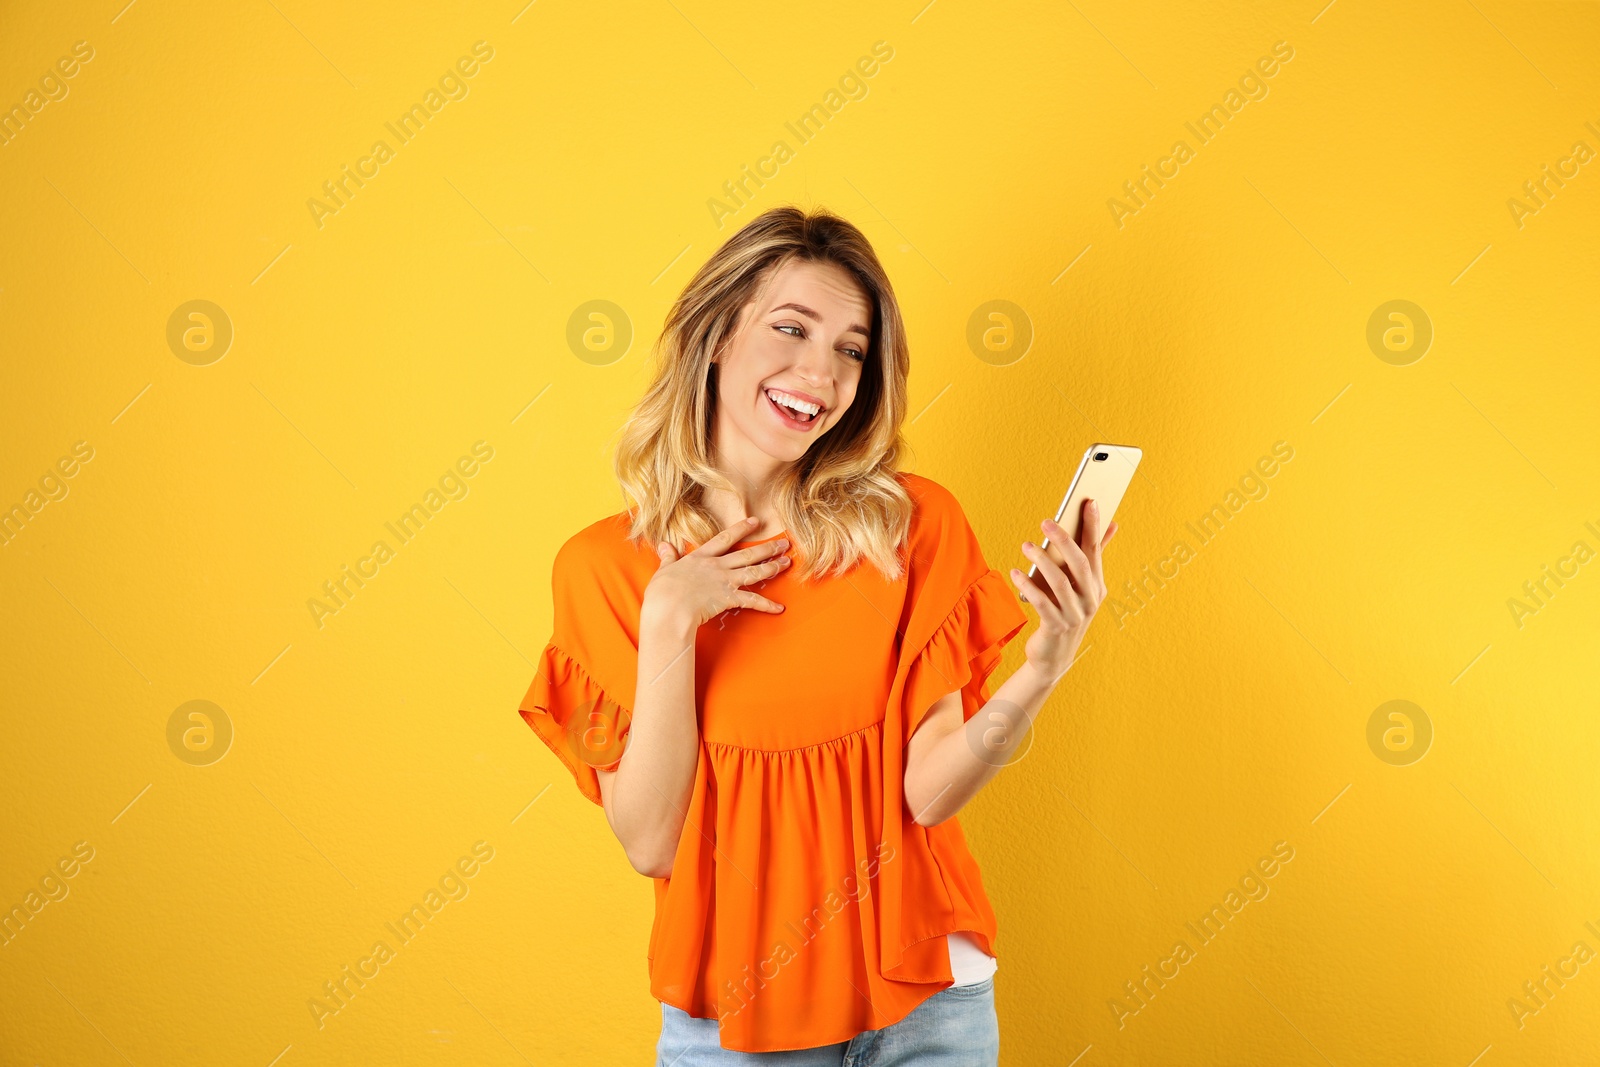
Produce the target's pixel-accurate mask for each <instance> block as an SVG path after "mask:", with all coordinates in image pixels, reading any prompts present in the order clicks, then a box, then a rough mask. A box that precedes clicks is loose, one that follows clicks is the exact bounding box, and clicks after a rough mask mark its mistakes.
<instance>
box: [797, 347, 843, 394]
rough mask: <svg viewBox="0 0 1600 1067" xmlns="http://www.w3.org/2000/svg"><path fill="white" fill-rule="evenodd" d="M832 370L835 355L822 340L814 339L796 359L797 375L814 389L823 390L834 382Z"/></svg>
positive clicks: (803, 348)
mask: <svg viewBox="0 0 1600 1067" xmlns="http://www.w3.org/2000/svg"><path fill="white" fill-rule="evenodd" d="M832 369H833V353H832V352H830V351H828V349H827V347H826V344H825V343H824V342H823V341H822V340H821V339H820V338H813V339H812V341H811V343H810V344H808V345H804V346H802V347H801V349H800V355H799V356H798V357H797V358H796V359H795V364H794V370H795V373H796V374H798V375H799V376H800V377H801V378H802V379H803V380H804V381H805V383H806V384H807V385H809V386H811V387H812V388H813V389H821V388H822V387H823V386H826V385H828V384H830V383H831V382H832V380H833V374H832Z"/></svg>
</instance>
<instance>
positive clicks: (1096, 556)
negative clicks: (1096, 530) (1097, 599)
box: [1089, 522, 1118, 596]
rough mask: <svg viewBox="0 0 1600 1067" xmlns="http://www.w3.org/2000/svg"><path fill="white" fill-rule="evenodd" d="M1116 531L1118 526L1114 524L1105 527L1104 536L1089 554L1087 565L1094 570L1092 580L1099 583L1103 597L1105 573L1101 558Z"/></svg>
mask: <svg viewBox="0 0 1600 1067" xmlns="http://www.w3.org/2000/svg"><path fill="white" fill-rule="evenodd" d="M1117 530H1118V526H1117V524H1116V523H1114V522H1113V523H1112V524H1111V525H1110V526H1108V527H1106V535H1105V536H1104V537H1102V538H1100V543H1099V544H1098V545H1095V546H1094V551H1093V552H1091V553H1090V554H1089V563H1090V565H1091V566H1092V567H1093V569H1094V579H1095V581H1097V582H1099V583H1100V594H1101V596H1104V595H1105V590H1106V572H1105V561H1104V558H1103V557H1104V555H1105V550H1106V546H1107V545H1109V544H1110V543H1111V539H1112V538H1113V537H1115V536H1116V535H1117Z"/></svg>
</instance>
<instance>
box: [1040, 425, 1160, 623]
mask: <svg viewBox="0 0 1600 1067" xmlns="http://www.w3.org/2000/svg"><path fill="white" fill-rule="evenodd" d="M1143 456H1144V452H1143V451H1142V450H1141V449H1138V448H1135V447H1134V446H1133V445H1109V444H1096V445H1090V446H1089V448H1088V450H1087V451H1085V452H1084V454H1083V459H1082V460H1080V461H1079V462H1078V470H1077V472H1076V473H1074V474H1073V476H1072V482H1071V484H1070V485H1069V486H1068V487H1067V495H1066V496H1064V497H1062V499H1061V507H1060V508H1059V509H1057V511H1056V523H1057V525H1059V526H1061V527H1063V528H1064V529H1066V530H1068V531H1070V533H1071V535H1072V540H1073V542H1074V543H1076V542H1078V541H1079V540H1080V539H1081V537H1082V535H1083V502H1084V501H1085V500H1093V501H1094V502H1095V503H1096V504H1098V505H1099V507H1100V522H1099V529H1098V531H1097V533H1098V534H1099V536H1101V537H1104V536H1105V531H1106V529H1107V527H1109V526H1110V525H1111V517H1112V516H1113V515H1115V514H1116V511H1117V505H1118V504H1121V503H1122V497H1123V494H1125V493H1126V492H1127V491H1128V485H1129V483H1131V482H1132V481H1133V472H1134V471H1135V470H1137V469H1138V467H1139V460H1140V459H1141V458H1142V457H1143ZM1049 545H1050V539H1049V538H1048V537H1047V538H1045V540H1044V541H1043V542H1042V543H1041V545H1040V547H1042V548H1048V547H1049ZM1038 570H1039V565H1038V564H1037V563H1035V564H1032V565H1030V566H1029V567H1028V578H1029V580H1030V581H1031V580H1032V579H1033V578H1034V575H1035V574H1037V573H1038ZM1018 599H1024V598H1023V597H1021V595H1020V594H1019V596H1018Z"/></svg>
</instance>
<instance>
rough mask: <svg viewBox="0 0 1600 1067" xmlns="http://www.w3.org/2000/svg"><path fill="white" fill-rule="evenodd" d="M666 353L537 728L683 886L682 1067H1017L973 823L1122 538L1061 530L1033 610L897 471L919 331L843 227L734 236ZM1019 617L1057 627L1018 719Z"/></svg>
mask: <svg viewBox="0 0 1600 1067" xmlns="http://www.w3.org/2000/svg"><path fill="white" fill-rule="evenodd" d="M657 357H658V361H657V367H656V372H655V378H654V380H653V381H652V383H651V385H650V386H649V388H648V389H647V391H646V393H645V395H644V398H643V399H642V400H641V401H640V403H639V404H638V406H637V408H636V409H635V411H634V413H633V415H632V417H631V418H630V420H629V422H628V424H627V426H626V427H625V429H624V431H623V433H622V436H621V440H620V443H619V445H618V450H617V459H616V470H617V476H618V479H619V481H620V482H621V485H622V488H623V491H624V493H625V496H626V498H627V500H628V501H630V502H631V505H630V507H629V508H628V509H627V510H624V511H622V512H619V513H617V514H615V515H612V516H609V517H607V518H605V519H601V520H600V521H598V522H595V523H593V524H592V525H590V526H588V527H586V528H584V529H583V530H580V531H579V532H578V533H576V534H575V535H573V536H572V537H571V538H570V539H569V540H567V542H566V543H565V544H564V545H562V547H561V549H560V551H559V552H558V553H557V554H556V559H555V564H554V568H553V588H554V607H555V611H554V623H553V629H554V633H553V634H552V637H551V640H550V643H549V644H548V645H547V646H546V648H545V649H544V652H543V655H542V656H541V659H540V663H539V670H538V673H537V676H536V677H535V678H534V680H533V682H532V684H531V685H530V686H529V688H528V691H527V694H526V696H525V697H524V698H523V700H522V702H521V704H520V707H519V710H520V712H521V714H522V716H523V718H524V719H526V720H527V722H528V724H529V725H530V726H532V727H533V729H534V730H535V732H536V733H537V734H538V736H539V737H540V738H541V739H542V740H543V741H544V742H545V743H546V744H548V745H549V746H550V748H551V749H552V750H553V751H554V752H555V753H556V754H557V755H558V756H560V757H561V759H562V760H563V761H564V763H565V764H566V766H567V767H568V769H569V770H570V771H571V772H572V774H573V776H574V778H575V779H576V782H577V785H578V787H579V789H580V790H581V791H582V792H583V794H584V795H585V796H586V797H588V798H589V799H590V800H592V801H594V802H595V803H597V804H600V805H602V806H603V807H604V809H605V815H606V819H607V822H608V823H609V824H610V826H611V829H612V830H613V832H614V833H615V834H616V836H617V838H618V839H619V840H620V841H621V843H622V846H623V849H624V851H625V852H626V853H627V856H628V859H629V861H630V862H631V863H632V864H633V866H634V868H635V869H636V870H638V871H639V872H640V873H641V874H645V875H649V876H650V877H651V878H653V879H654V880H655V903H656V908H655V923H654V927H653V929H652V931H651V935H650V946H649V952H648V957H649V963H650V988H651V993H652V994H653V995H654V996H655V997H656V998H657V999H658V1000H659V1001H661V1006H662V1007H661V1011H662V1028H661V1036H660V1039H659V1042H658V1045H657V1055H658V1057H659V1059H658V1063H659V1064H660V1065H662V1067H666V1065H668V1064H673V1065H676V1067H696V1065H701V1064H725V1063H726V1064H731V1063H744V1062H767V1063H774V1064H778V1063H781V1064H787V1065H811V1064H819V1065H820V1064H830V1065H836V1067H837V1065H842V1064H850V1065H864V1064H875V1065H878V1064H901V1063H905V1064H911V1063H915V1064H919V1065H928V1064H935V1065H937V1064H945V1063H949V1064H957V1063H959V1064H963V1065H971V1064H990V1065H993V1064H995V1063H997V1062H998V1055H999V1026H998V1021H997V1018H996V1015H995V1010H994V980H993V973H994V969H995V960H994V940H995V936H996V924H995V915H994V911H993V910H992V908H991V907H990V904H989V901H988V898H987V896H986V895H985V893H984V889H983V883H982V879H981V877H980V875H979V871H978V867H977V864H976V862H975V861H974V860H973V858H972V855H971V853H970V852H969V851H968V849H967V846H966V841H965V839H964V837H963V836H962V832H961V827H960V824H959V822H957V821H956V820H955V819H954V818H952V816H954V815H955V814H956V812H958V811H959V810H960V809H961V808H962V807H963V806H964V805H965V804H966V803H967V802H968V801H969V800H971V799H972V797H973V796H974V795H976V794H977V792H978V791H979V790H980V789H981V788H982V787H983V785H984V784H985V783H986V782H988V781H989V780H990V779H991V778H993V777H994V775H995V774H996V773H998V771H999V769H1000V767H1001V766H1002V765H1003V764H1004V763H1005V762H1006V760H1007V758H1008V757H1009V756H1010V754H1011V753H1012V752H1013V751H1014V749H1015V748H1016V746H1017V745H1018V744H1019V743H1020V742H1021V741H1022V739H1023V737H1024V736H1025V735H1026V734H1027V731H1028V728H1029V727H1030V726H1031V724H1032V721H1033V718H1034V717H1035V716H1036V715H1037V714H1038V712H1039V710H1040V708H1041V707H1042V705H1043V704H1044V701H1045V699H1046V697H1048V696H1049V695H1050V693H1051V691H1052V690H1053V689H1054V688H1055V686H1056V685H1057V683H1059V682H1060V681H1061V678H1062V676H1063V675H1064V674H1065V673H1066V671H1067V669H1068V667H1069V666H1070V665H1071V663H1072V660H1073V657H1074V655H1075V653H1076V651H1077V649H1078V647H1079V645H1080V643H1081V642H1082V640H1083V637H1084V634H1085V632H1086V630H1087V629H1088V627H1089V624H1090V622H1091V621H1092V619H1093V618H1094V614H1095V611H1096V609H1097V608H1098V607H1099V605H1100V602H1101V601H1102V599H1103V598H1104V597H1105V590H1106V583H1105V580H1104V578H1103V577H1102V569H1101V551H1102V549H1103V548H1104V546H1105V544H1106V543H1107V542H1108V541H1110V539H1111V537H1112V535H1114V534H1115V532H1116V529H1117V527H1116V524H1115V523H1112V524H1111V526H1110V527H1109V528H1108V529H1107V531H1106V534H1105V537H1104V538H1103V539H1102V538H1100V537H1099V535H1098V530H1097V528H1098V523H1097V520H1096V518H1095V516H1094V514H1093V507H1092V504H1091V505H1090V506H1088V507H1086V508H1085V514H1084V526H1083V533H1082V538H1081V541H1080V542H1079V543H1074V542H1073V541H1072V540H1071V539H1070V538H1069V537H1068V535H1067V533H1066V531H1064V530H1062V529H1060V528H1059V527H1057V526H1056V525H1055V523H1053V522H1051V521H1049V520H1046V521H1044V522H1043V523H1041V524H1040V528H1041V529H1042V530H1043V531H1044V532H1045V533H1046V534H1047V535H1049V538H1050V542H1051V544H1050V548H1049V549H1048V550H1047V551H1046V550H1041V549H1039V548H1038V547H1037V546H1035V545H1034V544H1033V543H1032V542H1024V543H1023V545H1022V553H1023V555H1024V556H1026V557H1027V558H1028V559H1029V560H1032V561H1033V562H1035V563H1037V564H1038V566H1039V574H1038V578H1036V579H1034V580H1033V581H1030V580H1029V579H1027V578H1026V577H1025V576H1024V574H1023V572H1022V571H1020V570H1012V571H1011V581H1012V583H1013V585H1014V586H1015V587H1016V591H1015V592H1014V591H1013V590H1012V589H1009V588H1007V586H1006V584H1005V581H1004V579H1003V578H1002V577H1001V575H1000V573H999V572H998V571H996V570H993V569H991V568H990V567H989V565H988V564H987V563H986V562H985V561H984V558H983V553H982V550H981V549H980V547H979V544H978V539H977V536H976V535H975V533H974V532H973V530H972V528H971V526H970V525H969V524H968V522H967V519H966V516H965V513H964V512H963V511H962V509H961V507H960V505H959V504H958V503H957V502H956V500H955V498H954V497H953V496H952V495H951V494H950V492H949V491H948V490H946V489H945V488H943V487H942V486H940V485H939V484H938V483H936V482H934V481H932V480H930V479H928V478H925V477H922V476H920V475H915V474H910V473H907V472H902V471H899V470H898V468H897V461H898V460H899V459H900V457H901V455H902V453H903V452H904V449H905V443H904V440H903V438H902V437H901V424H902V422H903V421H904V419H905V415H906V402H907V401H906V378H907V374H908V372H909V369H910V352H909V347H908V344H907V341H906V336H905V329H904V326H903V324H902V322H901V316H900V309H899V305H898V303H897V302H896V300H895V296H894V291H893V289H892V288H891V286H890V284H889V279H888V276H887V275H886V274H885V272H884V270H883V267H882V266H881V264H880V263H879V261H878V258H877V256H876V255H875V254H874V252H873V250H872V248H871V246H870V245H869V244H868V242H867V240H866V238H865V237H864V236H863V235H862V234H861V232H860V231H859V230H857V229H856V228H855V227H854V226H852V225H851V224H850V223H848V222H846V221H844V220H843V219H840V218H838V217H837V216H834V215H831V214H829V213H827V212H825V211H818V212H814V213H811V214H807V213H805V212H803V211H801V210H799V209H798V208H794V207H781V208H775V209H773V210H771V211H768V212H767V213H765V214H764V215H762V216H761V217H759V218H757V219H755V220H753V221H752V222H751V223H750V224H748V225H747V226H745V227H744V228H743V229H742V230H740V231H739V232H738V233H736V234H735V235H734V236H732V237H731V238H729V240H728V241H727V242H726V243H725V244H724V245H723V246H722V247H721V248H720V249H718V250H717V252H716V253H715V254H714V255H713V256H712V257H711V259H710V260H709V261H708V262H707V263H706V264H705V265H704V266H703V267H701V268H700V271H699V272H698V273H697V274H696V275H695V277H694V279H693V280H692V281H691V282H690V283H689V285H688V287H687V288H686V289H685V290H684V291H683V293H682V294H681V295H680V296H679V297H678V299H677V301H676V303H675V304H674V305H673V307H672V310H671V312H670V314H669V316H668V318H667V322H666V326H665V328H664V330H663V332H662V336H661V340H660V342H659V343H658V346H657ZM758 590H759V591H758ZM1019 594H1020V596H1019ZM1019 600H1021V601H1025V602H1026V603H1027V604H1029V605H1030V606H1031V607H1032V608H1033V609H1034V611H1035V613H1036V614H1037V616H1038V623H1039V625H1038V627H1037V628H1036V629H1035V630H1034V632H1033V633H1032V634H1031V635H1030V636H1029V637H1028V640H1027V643H1026V652H1027V658H1026V661H1025V662H1024V663H1023V664H1022V665H1021V666H1020V667H1018V669H1017V670H1016V672H1015V673H1013V674H1012V675H1011V676H1010V677H1009V678H1007V679H1006V681H1005V682H1004V683H1003V684H1002V685H1000V686H999V687H998V688H997V689H994V690H992V691H991V689H990V686H989V676H990V674H991V673H992V672H993V671H994V668H995V667H996V666H997V665H998V663H999V660H1000V654H1001V649H1002V648H1003V646H1004V645H1005V644H1006V643H1007V642H1008V641H1010V640H1011V639H1012V638H1014V637H1015V636H1016V635H1017V634H1018V633H1019V632H1020V631H1021V629H1022V628H1023V626H1024V625H1026V623H1027V622H1028V618H1027V615H1026V614H1025V613H1024V611H1023V610H1022V608H1021V607H1020V606H1019ZM713 620H715V625H708V624H709V623H711V622H712V621H713ZM975 718H976V719H977V721H973V720H974V719H975ZM997 727H998V728H997Z"/></svg>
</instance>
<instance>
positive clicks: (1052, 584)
mask: <svg viewBox="0 0 1600 1067" xmlns="http://www.w3.org/2000/svg"><path fill="white" fill-rule="evenodd" d="M1022 554H1023V555H1025V556H1027V557H1028V558H1029V559H1030V560H1032V561H1033V564H1034V567H1035V568H1037V570H1036V573H1035V574H1034V583H1035V585H1037V584H1038V581H1039V579H1040V578H1043V579H1044V580H1045V584H1046V585H1047V586H1048V587H1049V588H1048V591H1047V592H1048V594H1049V595H1051V596H1053V597H1054V598H1055V602H1056V603H1057V604H1058V605H1059V604H1060V603H1061V602H1062V601H1063V600H1064V599H1066V598H1067V597H1070V596H1073V595H1075V590H1074V589H1073V588H1072V583H1071V581H1069V580H1068V578H1067V576H1066V574H1065V573H1064V572H1063V571H1062V570H1061V566H1060V564H1058V563H1056V561H1055V560H1054V559H1051V558H1050V553H1049V551H1048V550H1046V549H1043V548H1040V547H1039V546H1038V545H1036V544H1033V543H1032V542H1024V543H1023V546H1022Z"/></svg>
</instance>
